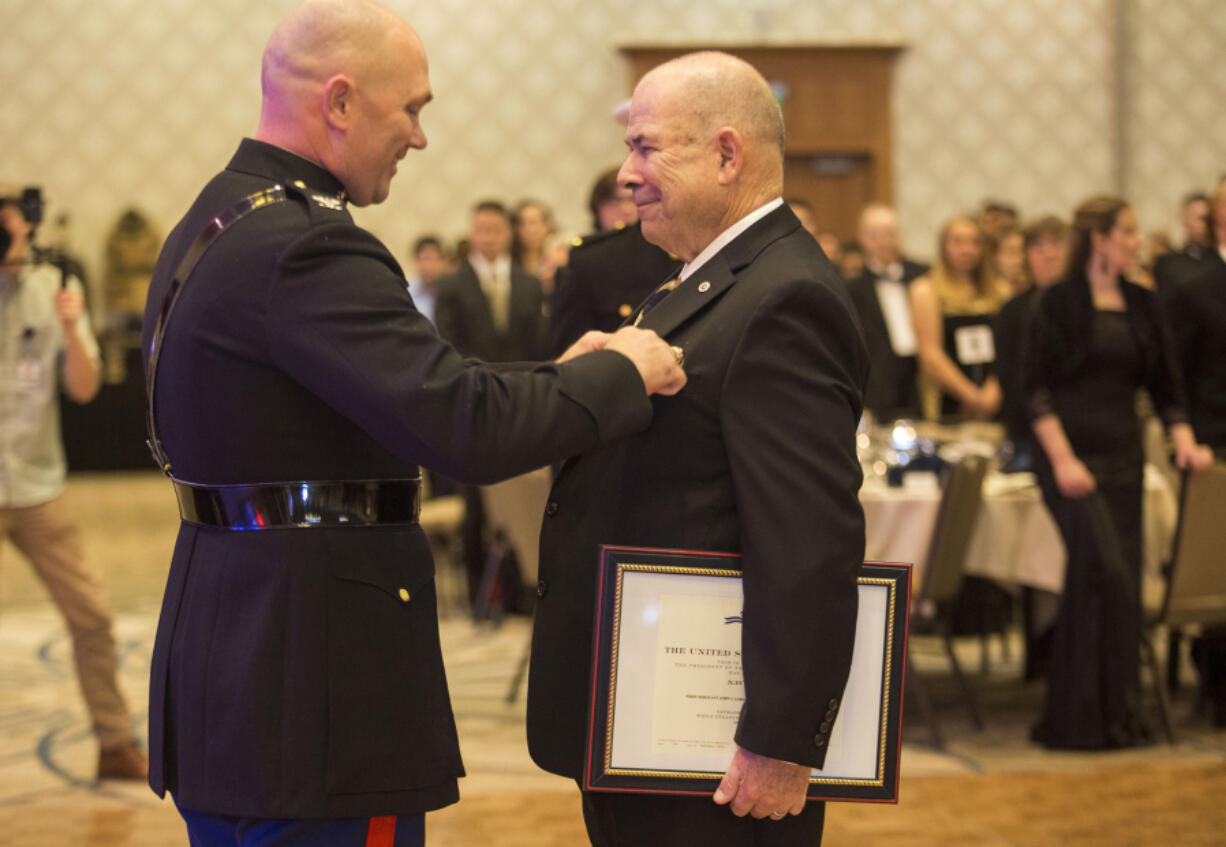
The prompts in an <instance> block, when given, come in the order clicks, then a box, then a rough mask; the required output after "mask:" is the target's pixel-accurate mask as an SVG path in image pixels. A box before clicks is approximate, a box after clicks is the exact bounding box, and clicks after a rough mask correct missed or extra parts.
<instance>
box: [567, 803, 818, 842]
mask: <svg viewBox="0 0 1226 847" xmlns="http://www.w3.org/2000/svg"><path fill="white" fill-rule="evenodd" d="M583 820H584V823H586V824H587V834H588V838H589V839H591V842H592V845H593V847H692V846H693V847H697V845H708V844H709V845H718V847H817V845H819V844H821V843H822V825H823V823H824V822H825V820H826V804H825V803H814V802H810V803H808V804H806V805H805V810H804V811H803V812H801V813H800V814H799V815H795V816H793V815H788V816H787V817H785V818H784V819H783V820H779V821H775V820H771V819H770V818H765V819H762V820H758V819H755V818H752V817H749V816H748V815H746V816H745V817H743V818H738V817H737V816H736V815H734V814H732V811H731V810H730V809H729V808H728V807H727V806H717V805H715V803H714V802H713V801H712V800H711V798H710V797H671V796H666V795H658V794H650V795H642V794H614V793H609V794H605V793H598V792H592V791H585V792H583Z"/></svg>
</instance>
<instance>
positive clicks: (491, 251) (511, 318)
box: [434, 200, 561, 613]
mask: <svg viewBox="0 0 1226 847" xmlns="http://www.w3.org/2000/svg"><path fill="white" fill-rule="evenodd" d="M511 238H512V229H511V216H510V214H509V213H508V212H507V210H506V207H505V206H503V205H502V204H501V203H498V202H496V201H494V200H485V201H482V202H480V203H478V204H477V205H476V206H475V207H474V208H473V217H472V229H471V230H470V231H469V240H470V242H471V245H472V246H471V249H470V251H469V253H468V255H467V256H464V257H461V259H460V264H459V267H458V268H457V269H456V270H455V271H454V272H453V273H450V274H448V275H447V276H444V277H442V278H441V279H439V281H438V283H437V285H436V289H437V291H438V294H437V297H436V299H435V304H434V325H435V326H437V327H438V334H439V337H440V338H442V339H443V340H444V341H449V342H451V343H452V344H454V345H455V348H456V350H458V351H459V352H460V353H461V354H462V355H464V356H472V357H474V358H477V359H481V360H482V361H486V362H526V361H534V360H536V359H540V358H542V357H544V356H545V355H547V352H548V350H547V347H548V344H547V337H548V336H547V334H548V331H549V328H548V326H547V321H546V320H545V314H544V311H543V309H542V305H543V303H544V295H543V294H542V293H541V281H540V280H539V279H537V278H536V277H534V276H533V275H532V274H530V273H528V272H527V271H526V270H524V268H523V266H522V265H520V264H519V263H518V262H516V261H513V260H512V259H511ZM558 355H561V351H559V352H558ZM461 493H462V494H463V495H464V531H463V538H464V569H465V572H466V573H467V574H468V599H469V602H470V603H472V604H473V606H474V608H476V606H477V602H478V601H477V598H478V595H479V594H480V587H481V581H482V577H483V574H484V572H485V568H486V556H487V550H486V543H485V541H486V539H485V535H486V519H485V504H484V502H483V500H482V498H481V490H480V489H479V488H478V487H476V486H462V487H461ZM500 583H501V597H502V606H503V607H504V608H505V609H507V610H508V611H515V610H517V609H519V608H520V605H521V602H523V601H522V600H521V594H522V585H521V580H520V579H519V571H518V568H516V567H515V566H514V563H513V562H511V561H506V562H504V566H503V568H502V569H501V580H500ZM528 599H530V597H529V598H528ZM527 608H530V606H528V607H527ZM527 608H525V609H524V610H525V611H526V610H527ZM478 611H479V612H481V613H484V611H485V610H484V609H478Z"/></svg>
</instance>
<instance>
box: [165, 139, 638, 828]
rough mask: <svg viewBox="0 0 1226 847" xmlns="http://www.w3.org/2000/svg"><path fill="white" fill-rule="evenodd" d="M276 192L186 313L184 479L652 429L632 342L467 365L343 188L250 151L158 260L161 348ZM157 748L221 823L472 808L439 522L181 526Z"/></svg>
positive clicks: (530, 457) (177, 349)
mask: <svg viewBox="0 0 1226 847" xmlns="http://www.w3.org/2000/svg"><path fill="white" fill-rule="evenodd" d="M295 181H299V185H300V186H305V187H295V186H294V185H293V183H294V182H295ZM274 183H280V184H283V185H285V186H286V187H287V190H288V191H289V192H290V193H291V199H290V200H289V201H288V202H284V203H280V204H276V205H273V206H269V207H267V208H261V209H258V210H257V211H255V212H253V213H252V214H251V216H250V217H249V218H246V219H243V220H241V221H239V222H238V223H236V224H235V225H234V226H233V227H232V228H231V229H230V230H227V231H225V232H223V233H222V234H221V235H220V236H219V237H218V239H217V240H216V241H215V242H214V243H213V244H212V246H211V247H209V249H208V250H207V252H205V253H204V255H203V258H202V259H201V260H200V262H199V264H198V265H197V266H196V269H195V272H194V273H193V274H192V275H191V277H190V278H189V279H188V281H187V283H186V285H185V286H184V287H183V289H182V294H181V295H180V298H179V301H178V305H177V306H176V311H175V312H174V313H173V314H172V316H171V318H170V321H169V323H168V325H167V330H166V334H165V338H164V339H163V341H162V346H161V350H162V352H161V358H160V364H159V366H158V372H157V394H156V412H157V418H158V421H159V424H160V431H161V435H162V440H163V443H164V445H165V448H166V451H167V453H168V455H169V457H170V460H171V463H172V465H173V469H174V473H175V475H176V476H178V477H179V478H181V479H185V480H189V481H192V482H197V483H204V484H223V483H255V482H274V481H289V480H327V479H385V478H402V477H412V476H416V475H417V466H418V464H424V465H427V466H429V467H431V468H435V469H438V470H439V471H442V472H444V473H446V474H447V475H449V476H451V477H454V478H457V479H461V480H467V481H475V482H480V481H492V480H495V479H498V478H501V477H506V476H510V475H513V474H517V473H522V472H524V471H527V470H529V469H531V468H535V467H540V466H541V465H544V464H547V463H549V462H550V461H551V460H554V459H557V458H560V457H561V456H563V455H566V454H567V453H575V452H579V451H582V450H587V449H591V448H592V447H594V446H595V445H596V444H597V443H598V442H599V441H600V440H602V439H612V438H616V437H618V436H620V435H623V434H625V433H627V432H630V431H633V430H637V429H640V428H642V427H643V426H645V425H646V424H647V423H648V421H649V419H650V414H651V410H650V405H649V403H648V402H647V399H646V397H645V393H644V391H643V387H642V381H641V379H640V378H639V376H638V374H637V371H636V370H635V368H634V367H633V365H632V364H631V363H630V362H629V361H628V360H627V359H625V358H624V357H621V356H618V355H616V354H613V353H608V352H603V351H602V352H601V354H592V355H590V356H584V357H581V358H579V359H577V360H575V361H573V362H570V363H567V364H566V365H560V366H557V365H552V364H547V365H542V366H539V367H535V368H534V367H531V366H521V367H503V368H501V369H500V370H498V369H493V368H489V367H486V366H484V365H482V364H480V363H478V362H474V361H471V360H464V359H462V358H461V357H460V356H459V355H457V354H456V352H455V350H453V349H452V348H451V347H450V346H449V345H447V344H445V343H443V342H441V341H440V340H439V339H438V336H437V335H436V334H435V332H434V328H433V327H432V326H431V324H430V322H429V321H428V320H426V318H425V317H423V316H422V315H421V314H420V313H419V312H417V311H416V310H415V309H414V308H413V305H412V302H411V300H410V299H409V295H408V293H407V291H406V289H405V281H404V277H403V274H402V273H401V270H400V268H399V266H398V265H397V264H396V261H395V260H394V259H393V258H392V256H391V254H390V253H389V252H388V251H387V250H386V249H385V248H384V246H383V245H382V244H380V243H379V242H378V240H376V239H375V238H374V237H373V236H372V235H370V234H369V233H367V232H366V231H364V230H362V229H360V228H358V227H357V226H356V225H355V224H354V222H353V219H352V218H351V217H350V215H349V213H348V212H347V211H345V210H344V209H343V208H341V207H340V204H338V203H336V199H335V198H336V195H337V193H338V192H339V191H340V190H341V185H340V183H339V182H337V180H336V179H334V178H333V177H332V176H331V175H330V174H329V173H328V172H327V171H325V170H323V169H322V168H320V167H318V166H316V165H314V164H312V163H310V162H308V161H306V160H305V159H301V158H299V157H297V156H295V155H293V154H291V153H288V152H286V151H284V150H280V149H278V148H276V147H272V146H270V145H266V144H261V143H259V142H255V141H251V140H246V141H244V142H243V143H242V145H241V146H240V148H239V150H238V152H237V154H236V155H235V156H234V158H233V159H232V160H231V162H230V164H229V166H228V167H227V168H226V170H225V171H223V172H222V173H220V174H219V175H217V176H216V177H215V178H214V179H213V180H212V181H211V182H210V183H209V184H208V185H207V186H206V187H205V189H204V191H203V192H202V193H201V194H200V196H199V198H197V200H196V202H195V203H194V204H193V206H192V208H191V210H190V211H189V212H188V213H187V215H186V217H184V218H183V220H182V221H181V222H180V223H179V224H178V226H176V227H175V229H174V231H173V232H172V233H171V234H170V237H169V238H168V240H167V242H166V245H165V246H164V248H163V250H162V254H161V256H160V258H159V259H158V263H157V267H156V270H155V273H154V277H153V282H152V285H151V288H150V294H149V304H148V306H147V309H146V320H145V327H146V330H145V344H144V349H145V350H146V351H148V350H149V342H150V333H151V332H152V327H153V325H154V323H155V320H156V316H157V314H158V312H159V310H160V309H161V306H162V303H163V299H164V295H165V293H166V290H167V287H168V283H169V281H170V278H171V275H172V273H173V271H174V269H175V268H177V267H178V264H179V262H180V261H181V259H182V257H183V255H184V253H185V252H186V250H187V248H188V246H189V245H190V244H191V243H192V242H193V240H195V239H196V237H197V235H198V234H199V233H200V232H201V231H202V230H203V229H204V227H205V225H206V223H207V222H208V221H209V220H210V219H211V218H213V216H215V215H217V214H219V213H221V212H223V211H224V210H227V209H229V208H232V207H233V206H235V204H236V203H237V202H238V201H239V200H240V198H243V197H245V196H247V195H248V194H251V193H252V192H255V191H259V190H262V189H266V188H268V187H270V186H271V185H273V184H274ZM332 207H335V208H332ZM167 496H170V493H169V491H168V492H167ZM402 588H403V589H405V590H407V591H408V592H409V596H410V599H409V600H408V601H407V602H406V601H402V600H401V597H400V590H401V589H402ZM149 754H150V774H149V781H150V784H151V785H152V787H153V788H154V790H155V791H157V792H158V793H159V794H161V793H163V792H164V791H166V790H170V791H173V792H174V794H175V797H176V800H177V801H178V802H179V803H180V804H181V805H183V806H185V807H187V808H190V809H195V810H197V811H201V812H206V813H213V814H223V815H236V816H252V817H263V818H315V817H334V818H336V817H366V816H370V815H392V814H414V813H418V812H422V811H425V810H427V809H432V808H437V807H439V806H442V805H445V804H447V803H449V802H454V800H455V799H456V795H457V789H456V777H458V776H460V775H461V774H462V773H463V767H462V765H461V762H460V755H459V749H458V746H457V743H456V731H455V724H454V720H453V718H452V713H451V706H450V704H449V701H448V696H447V686H446V680H445V678H444V673H443V664H442V658H441V656H440V653H439V644H438V633H437V613H436V608H435V592H434V563H433V561H432V559H431V554H430V547H429V545H428V544H427V542H426V538H425V535H424V534H423V532H422V531H421V528H420V527H418V526H416V525H411V526H376V527H319V528H311V529H299V528H290V529H270V530H264V531H254V532H250V531H249V532H238V531H232V530H224V529H214V528H201V527H197V526H194V525H189V524H184V525H183V526H182V527H181V529H180V531H179V538H178V541H177V543H176V546H175V551H174V556H173V559H172V561H171V565H170V574H169V577H168V580H167V585H166V594H165V599H164V601H163V606H162V614H161V618H160V620H159V622H158V631H157V638H156V642H155V645H154V652H153V660H152V668H151V680H150V691H149Z"/></svg>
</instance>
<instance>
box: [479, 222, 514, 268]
mask: <svg viewBox="0 0 1226 847" xmlns="http://www.w3.org/2000/svg"><path fill="white" fill-rule="evenodd" d="M471 238H472V244H473V249H474V250H476V251H477V252H478V253H480V254H481V255H482V256H484V257H485V258H486V260H487V261H491V262H492V261H493V260H494V259H497V258H498V257H499V256H502V255H505V254H506V253H508V252H510V250H511V222H510V221H508V220H507V217H506V215H503V214H501V213H499V212H495V211H493V210H492V209H478V210H477V211H476V212H474V213H473V228H472V233H471Z"/></svg>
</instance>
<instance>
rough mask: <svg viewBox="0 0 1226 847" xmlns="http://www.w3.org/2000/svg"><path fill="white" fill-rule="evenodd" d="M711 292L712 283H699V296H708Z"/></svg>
mask: <svg viewBox="0 0 1226 847" xmlns="http://www.w3.org/2000/svg"><path fill="white" fill-rule="evenodd" d="M710 290H711V283H709V282H700V283H698V293H699V294H706V293H707V292H708V291H710Z"/></svg>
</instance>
